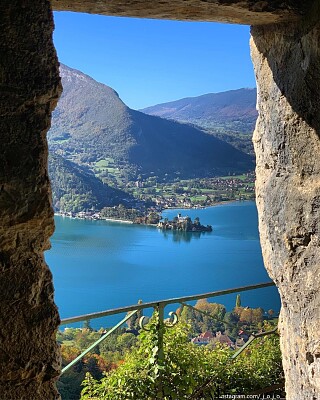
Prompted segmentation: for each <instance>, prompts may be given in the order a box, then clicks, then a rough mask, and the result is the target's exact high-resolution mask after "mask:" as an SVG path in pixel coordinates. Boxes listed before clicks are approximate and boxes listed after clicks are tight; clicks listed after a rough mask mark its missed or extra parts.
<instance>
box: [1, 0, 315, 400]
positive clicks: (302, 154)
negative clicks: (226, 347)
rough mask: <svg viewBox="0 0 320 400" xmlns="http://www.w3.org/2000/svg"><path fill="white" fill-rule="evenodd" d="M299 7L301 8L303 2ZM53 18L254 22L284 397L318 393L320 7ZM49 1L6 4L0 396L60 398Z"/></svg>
mask: <svg viewBox="0 0 320 400" xmlns="http://www.w3.org/2000/svg"><path fill="white" fill-rule="evenodd" d="M301 3H303V4H301ZM52 6H53V8H54V9H56V10H70V11H78V12H81V11H82V12H91V13H97V14H106V15H126V16H136V17H149V18H166V19H180V20H206V21H220V22H231V23H243V24H248V25H253V28H252V31H251V32H252V43H251V48H252V58H253V62H254V65H255V71H256V76H257V84H258V92H259V99H258V106H259V112H260V116H259V119H258V122H257V126H256V131H255V136H254V142H255V150H256V155H257V203H258V209H259V220H260V235H261V242H262V248H263V254H264V261H265V264H266V267H267V269H268V271H269V273H270V275H271V277H272V278H273V279H274V280H275V282H276V284H277V286H278V288H279V291H280V294H281V298H282V304H283V308H282V317H281V337H282V351H283V359H284V368H285V373H286V390H287V398H288V399H290V400H293V399H297V400H302V399H308V400H310V399H313V400H315V399H317V398H318V396H319V394H320V386H319V385H320V383H319V382H320V334H319V327H320V321H319V319H320V318H319V313H320V311H319V310H320V294H319V281H320V279H319V278H320V272H319V271H320V266H319V231H318V221H319V207H320V197H319V194H320V177H319V173H320V165H319V157H318V154H319V146H320V143H319V132H320V131H319V129H320V126H319V118H320V117H319V115H320V113H319V111H320V110H319V108H320V101H319V92H320V91H319V89H320V88H319V86H320V83H319V82H320V74H319V72H320V59H319V52H320V49H319V42H320V40H319V39H320V25H319V16H320V11H319V8H320V6H319V1H318V0H314V1H307V2H301V1H298V0H286V1H281V2H279V1H277V0H273V1H257V0H256V1H255V0H243V1H240V0H228V1H226V0H213V1H212V2H208V1H205V0H187V1H186V0H173V1H168V0H165V1H159V2H154V1H152V0H131V1H125V0H111V1H99V2H97V1H95V0H86V1H78V0H52ZM50 7H51V5H50V2H49V1H48V0H39V1H35V0H25V1H23V2H21V1H17V0H13V1H7V0H4V1H3V2H2V3H1V5H0V26H1V33H0V35H1V42H0V82H1V91H0V115H1V118H0V127H1V146H2V148H1V150H2V151H1V152H0V217H1V218H0V268H1V272H2V277H1V278H2V279H1V281H0V285H1V291H0V306H1V307H0V310H1V313H0V318H1V325H0V340H1V342H0V343H1V353H0V354H1V355H0V357H1V362H0V370H1V380H2V382H1V383H2V385H1V389H0V390H1V399H2V400H6V399H28V400H29V399H33V400H37V399H39V400H40V399H41V400H44V399H57V398H59V395H58V393H57V392H56V389H55V386H54V383H55V379H56V377H57V375H58V374H59V362H58V356H57V347H56V343H55V332H56V329H57V327H58V324H59V317H58V313H57V310H56V307H55V305H54V303H53V287H52V278H51V274H50V272H49V270H48V267H47V266H46V264H45V262H44V258H43V251H44V250H45V249H46V248H48V246H49V238H50V236H51V234H52V232H53V213H52V208H51V204H50V184H49V180H48V174H47V152H48V150H47V143H46V137H45V135H46V132H47V130H48V129H49V126H50V117H51V111H52V110H53V108H54V106H55V104H56V102H57V99H58V96H59V94H60V91H61V87H60V80H59V75H58V62H57V58H56V54H55V50H54V47H53V44H52V30H53V22H52V14H51V10H50Z"/></svg>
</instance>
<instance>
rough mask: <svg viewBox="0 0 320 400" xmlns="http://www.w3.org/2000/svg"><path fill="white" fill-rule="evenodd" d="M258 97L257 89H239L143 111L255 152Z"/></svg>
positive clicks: (177, 101)
mask: <svg viewBox="0 0 320 400" xmlns="http://www.w3.org/2000/svg"><path fill="white" fill-rule="evenodd" d="M256 97H257V90H256V89H237V90H229V91H226V92H221V93H209V94H205V95H202V96H197V97H188V98H184V99H180V100H176V101H172V102H168V103H163V104H158V105H155V106H151V107H147V108H145V109H143V110H140V111H142V112H144V113H146V114H149V115H155V116H159V117H163V118H168V119H172V120H176V121H180V122H187V123H191V124H195V125H197V126H199V127H202V128H204V129H206V130H207V131H209V132H211V133H213V134H214V135H215V136H216V137H218V138H220V139H222V140H224V141H226V142H228V143H230V144H232V145H233V146H235V147H237V148H238V149H240V150H242V151H246V152H248V153H252V152H253V148H252V143H251V140H252V132H253V130H254V126H255V122H256V119H257V116H258V113H257V110H256Z"/></svg>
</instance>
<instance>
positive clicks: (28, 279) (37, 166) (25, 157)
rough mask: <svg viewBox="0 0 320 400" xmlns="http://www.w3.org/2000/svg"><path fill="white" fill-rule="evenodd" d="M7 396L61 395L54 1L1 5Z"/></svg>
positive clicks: (0, 244)
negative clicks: (51, 145) (53, 261)
mask: <svg viewBox="0 0 320 400" xmlns="http://www.w3.org/2000/svg"><path fill="white" fill-rule="evenodd" d="M0 26H1V30H0V88H1V90H0V132H1V151H0V271H1V279H0V349H1V351H0V399H1V400H9V399H10V400H11V399H12V400H18V399H26V400H47V399H48V400H51V399H58V398H59V394H58V393H57V390H56V388H55V380H56V378H57V376H58V374H59V370H60V359H59V355H58V349H57V344H56V340H55V333H56V329H57V326H58V324H59V316H58V312H57V309H56V307H55V305H54V302H53V285H52V276H51V273H50V271H49V269H48V267H47V265H46V263H45V261H44V257H43V251H44V250H45V249H46V248H48V247H49V237H50V235H51V234H52V232H53V214H52V209H51V204H50V187H49V179H48V174H47V143H46V132H47V130H48V128H49V126H50V115H51V110H52V109H53V107H54V105H55V103H56V101H57V98H58V95H59V93H60V80H59V72H58V68H57V59H56V54H55V50H54V47H53V44H52V38H51V36H52V29H53V22H52V16H51V12H50V3H49V2H48V1H37V2H36V1H31V0H26V1H23V2H21V1H18V0H11V1H6V0H5V1H2V2H1V4H0Z"/></svg>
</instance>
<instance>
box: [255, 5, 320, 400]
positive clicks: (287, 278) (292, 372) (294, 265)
mask: <svg viewBox="0 0 320 400" xmlns="http://www.w3.org/2000/svg"><path fill="white" fill-rule="evenodd" d="M318 21H319V12H318V11H317V10H316V9H315V10H313V12H312V13H311V14H310V16H309V17H308V18H307V19H306V21H305V22H303V23H301V24H290V25H288V26H278V27H276V26H274V27H272V29H270V27H268V28H267V27H254V28H252V31H251V33H252V36H253V39H252V42H251V51H252V58H253V61H254V66H255V73H256V76H257V83H258V108H259V113H260V116H259V118H258V121H257V125H256V129H255V133H254V146H255V151H256V156H257V169H256V171H257V182H256V191H257V205H258V210H259V228H260V236H261V244H262V249H263V256H264V261H265V265H266V267H267V269H268V271H269V274H270V276H271V277H272V279H274V281H275V282H276V284H277V286H278V288H279V292H280V295H281V299H282V311H281V321H280V333H281V346H282V353H283V365H284V369H285V375H286V392H287V399H288V400H304V399H305V400H316V399H319V398H320V397H319V396H320V238H319V221H320V157H319V155H320V139H319V136H320V100H319V93H320V48H319V43H320V23H319V22H318Z"/></svg>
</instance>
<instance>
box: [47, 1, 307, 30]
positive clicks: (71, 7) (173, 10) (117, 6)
mask: <svg viewBox="0 0 320 400" xmlns="http://www.w3.org/2000/svg"><path fill="white" fill-rule="evenodd" d="M51 2H52V7H53V9H54V10H57V11H78V12H84V13H91V14H103V15H118V16H126V17H138V18H157V19H173V20H181V21H215V22H231V23H234V24H247V25H265V24H271V23H276V22H277V23H278V22H284V21H292V20H295V19H299V18H300V17H301V15H303V14H304V12H305V9H306V7H307V6H308V3H309V1H300V0H282V1H279V0H268V1H260V0H210V1H208V0H174V1H172V0H161V1H153V0H129V1H128V0H100V1H96V0H51Z"/></svg>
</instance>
